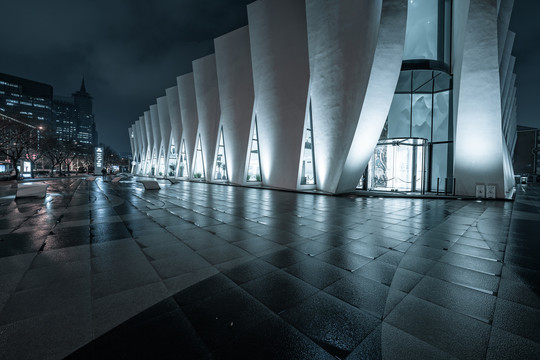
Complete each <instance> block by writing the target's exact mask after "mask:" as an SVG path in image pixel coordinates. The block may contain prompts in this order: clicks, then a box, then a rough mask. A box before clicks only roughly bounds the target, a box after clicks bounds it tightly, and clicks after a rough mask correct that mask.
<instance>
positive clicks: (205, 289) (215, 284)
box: [173, 273, 237, 306]
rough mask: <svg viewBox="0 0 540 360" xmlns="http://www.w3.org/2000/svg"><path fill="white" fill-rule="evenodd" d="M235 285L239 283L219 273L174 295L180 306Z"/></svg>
mask: <svg viewBox="0 0 540 360" xmlns="http://www.w3.org/2000/svg"><path fill="white" fill-rule="evenodd" d="M235 287H237V285H236V284H235V283H234V282H233V281H232V280H230V279H229V278H228V277H226V276H225V275H223V274H221V273H219V274H216V275H214V276H211V277H209V278H207V279H204V280H202V281H200V282H198V283H196V284H195V285H193V286H190V287H188V288H186V289H184V290H182V291H180V292H178V293H177V294H175V295H173V297H174V299H175V301H176V302H177V303H178V304H179V305H180V306H184V305H189V304H192V303H194V302H197V301H200V300H203V299H205V298H208V297H212V296H215V295H216V294H218V293H220V292H222V291H226V290H228V289H231V288H235Z"/></svg>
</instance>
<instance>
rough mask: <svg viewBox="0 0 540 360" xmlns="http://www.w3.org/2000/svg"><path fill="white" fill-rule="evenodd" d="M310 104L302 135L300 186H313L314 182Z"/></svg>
mask: <svg viewBox="0 0 540 360" xmlns="http://www.w3.org/2000/svg"><path fill="white" fill-rule="evenodd" d="M311 128H312V125H311V103H310V104H309V119H308V120H307V124H306V133H305V135H304V139H305V140H304V156H303V159H302V170H301V171H302V172H301V175H300V185H314V184H316V181H315V161H314V159H315V156H314V149H313V132H312V131H311Z"/></svg>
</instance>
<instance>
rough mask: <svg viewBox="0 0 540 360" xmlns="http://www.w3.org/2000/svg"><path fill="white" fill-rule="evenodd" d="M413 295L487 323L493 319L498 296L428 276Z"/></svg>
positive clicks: (412, 292)
mask: <svg viewBox="0 0 540 360" xmlns="http://www.w3.org/2000/svg"><path fill="white" fill-rule="evenodd" d="M411 295H414V296H416V297H418V298H421V299H423V300H427V301H429V302H432V303H434V304H437V305H440V306H443V307H445V308H447V309H450V310H454V311H456V312H459V313H461V314H464V315H467V316H470V317H473V318H475V319H478V320H481V321H483V322H485V323H489V324H490V323H491V321H492V320H493V312H494V310H495V301H496V297H495V296H492V295H488V294H486V293H482V292H480V291H476V290H472V289H469V288H466V287H463V286H459V285H455V284H452V283H449V282H446V281H442V280H438V279H435V278H432V277H429V276H426V277H424V278H423V279H422V280H421V281H420V282H419V283H418V285H417V286H416V287H415V288H414V289H413V290H412V291H411Z"/></svg>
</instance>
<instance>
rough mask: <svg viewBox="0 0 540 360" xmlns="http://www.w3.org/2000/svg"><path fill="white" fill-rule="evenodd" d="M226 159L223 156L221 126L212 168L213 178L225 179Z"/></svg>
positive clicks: (223, 146)
mask: <svg viewBox="0 0 540 360" xmlns="http://www.w3.org/2000/svg"><path fill="white" fill-rule="evenodd" d="M227 179H228V177H227V159H226V157H225V143H224V141H223V127H222V128H221V131H220V134H219V145H218V149H217V155H216V167H215V169H214V180H227Z"/></svg>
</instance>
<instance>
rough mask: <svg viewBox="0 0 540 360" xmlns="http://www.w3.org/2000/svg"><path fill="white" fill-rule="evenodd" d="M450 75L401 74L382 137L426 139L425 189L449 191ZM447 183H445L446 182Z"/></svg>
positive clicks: (450, 154) (436, 72)
mask: <svg viewBox="0 0 540 360" xmlns="http://www.w3.org/2000/svg"><path fill="white" fill-rule="evenodd" d="M451 101H452V78H451V76H450V75H448V74H447V73H445V72H442V71H435V70H405V71H402V72H401V74H400V78H399V81H398V86H397V88H396V93H395V94H394V99H393V101H392V105H391V107H390V111H389V113H388V119H387V123H386V126H385V132H383V134H382V136H381V137H382V138H388V139H392V138H421V139H425V140H426V141H427V151H426V159H425V161H426V165H427V166H426V170H427V174H426V175H427V176H426V178H425V180H426V182H425V184H424V185H425V186H424V188H425V189H427V191H437V184H439V187H438V189H439V192H444V191H447V192H449V191H451V189H450V188H451V186H452V181H453V177H452V165H453V151H452V149H453V140H454V136H453V131H454V127H453V122H452V113H451V112H452V111H451V110H452V104H451ZM445 184H446V185H445Z"/></svg>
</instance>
